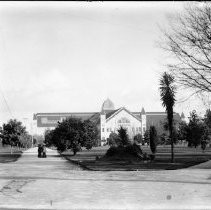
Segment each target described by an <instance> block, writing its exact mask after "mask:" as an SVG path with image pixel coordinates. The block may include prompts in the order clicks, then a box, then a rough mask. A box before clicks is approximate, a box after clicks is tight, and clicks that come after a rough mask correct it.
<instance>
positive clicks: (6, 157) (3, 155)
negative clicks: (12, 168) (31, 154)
mask: <svg viewBox="0 0 211 210" xmlns="http://www.w3.org/2000/svg"><path fill="white" fill-rule="evenodd" d="M12 151H13V152H12V154H11V148H10V146H5V147H0V163H9V162H15V161H17V159H18V158H19V157H20V156H21V154H22V150H21V149H19V148H17V147H13V149H12Z"/></svg>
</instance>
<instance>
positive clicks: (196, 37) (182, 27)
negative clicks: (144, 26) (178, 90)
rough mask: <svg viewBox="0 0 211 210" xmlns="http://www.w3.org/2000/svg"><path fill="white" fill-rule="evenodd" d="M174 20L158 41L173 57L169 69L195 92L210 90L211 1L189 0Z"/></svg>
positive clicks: (179, 80)
mask: <svg viewBox="0 0 211 210" xmlns="http://www.w3.org/2000/svg"><path fill="white" fill-rule="evenodd" d="M173 20H174V21H171V22H170V28H169V29H165V30H163V34H164V41H163V42H162V44H161V47H162V48H163V49H165V50H166V51H168V52H170V55H172V57H173V58H174V59H173V60H172V63H170V64H169V65H168V67H169V69H170V70H171V72H172V73H173V75H174V76H176V78H177V82H178V83H180V84H182V85H183V86H184V87H188V88H191V89H192V90H194V93H206V92H211V3H210V2H203V4H202V3H201V2H197V3H196V2H195V3H192V4H191V5H189V6H187V7H186V8H185V11H184V13H183V14H182V15H178V16H176V19H173Z"/></svg>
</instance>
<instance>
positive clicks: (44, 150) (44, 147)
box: [43, 145, 47, 158]
mask: <svg viewBox="0 0 211 210" xmlns="http://www.w3.org/2000/svg"><path fill="white" fill-rule="evenodd" d="M43 157H44V158H46V157H47V156H46V146H45V145H43Z"/></svg>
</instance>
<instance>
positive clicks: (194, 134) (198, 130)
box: [185, 110, 207, 148]
mask: <svg viewBox="0 0 211 210" xmlns="http://www.w3.org/2000/svg"><path fill="white" fill-rule="evenodd" d="M206 129H207V128H206V126H205V125H204V124H203V122H202V121H201V120H200V119H199V117H198V115H197V114H196V111H195V110H194V111H192V112H191V113H190V118H189V123H188V126H187V127H186V131H185V135H186V140H187V142H188V146H194V147H195V148H196V147H197V146H198V145H199V144H200V143H201V141H202V140H203V139H205V138H207V136H206V134H207V131H206Z"/></svg>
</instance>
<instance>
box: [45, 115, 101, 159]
mask: <svg viewBox="0 0 211 210" xmlns="http://www.w3.org/2000/svg"><path fill="white" fill-rule="evenodd" d="M97 134H98V133H97V128H96V126H95V125H94V124H93V123H92V122H91V121H89V120H86V121H82V120H81V119H79V118H74V117H70V118H67V119H65V120H63V121H62V122H59V123H58V125H57V127H56V128H55V129H54V130H52V131H46V134H45V141H46V142H47V144H48V145H53V146H55V147H57V150H58V151H60V152H63V151H65V150H67V149H71V150H72V151H73V153H74V155H75V154H76V153H77V152H78V151H80V150H81V147H86V148H87V149H91V148H92V146H93V145H94V143H95V142H96V139H97Z"/></svg>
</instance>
